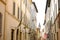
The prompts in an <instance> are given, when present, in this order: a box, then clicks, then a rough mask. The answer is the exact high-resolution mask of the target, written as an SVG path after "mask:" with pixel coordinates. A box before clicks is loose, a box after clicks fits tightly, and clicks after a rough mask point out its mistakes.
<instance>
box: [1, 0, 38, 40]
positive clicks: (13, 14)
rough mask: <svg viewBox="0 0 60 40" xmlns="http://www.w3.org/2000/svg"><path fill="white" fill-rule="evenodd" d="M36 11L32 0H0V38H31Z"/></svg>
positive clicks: (2, 39)
mask: <svg viewBox="0 0 60 40" xmlns="http://www.w3.org/2000/svg"><path fill="white" fill-rule="evenodd" d="M32 7H33V8H32ZM31 10H32V11H33V12H31ZM36 13H37V9H36V5H35V3H34V2H32V0H0V40H31V38H30V34H32V33H30V31H33V30H34V31H35V28H36ZM32 14H34V15H32ZM32 17H33V18H32ZM31 23H33V24H31Z"/></svg>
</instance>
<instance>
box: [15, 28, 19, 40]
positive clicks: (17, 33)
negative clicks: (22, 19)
mask: <svg viewBox="0 0 60 40" xmlns="http://www.w3.org/2000/svg"><path fill="white" fill-rule="evenodd" d="M18 31H19V29H17V32H16V40H18Z"/></svg>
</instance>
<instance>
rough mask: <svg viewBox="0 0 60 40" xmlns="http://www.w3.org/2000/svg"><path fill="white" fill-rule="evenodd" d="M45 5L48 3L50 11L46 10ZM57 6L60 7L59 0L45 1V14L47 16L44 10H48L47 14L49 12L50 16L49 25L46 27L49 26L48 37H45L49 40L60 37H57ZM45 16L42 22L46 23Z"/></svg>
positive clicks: (59, 34) (57, 39)
mask: <svg viewBox="0 0 60 40" xmlns="http://www.w3.org/2000/svg"><path fill="white" fill-rule="evenodd" d="M47 1H48V0H47ZM47 5H50V6H48V7H49V9H50V11H47V10H48V7H47ZM59 8H60V0H50V1H48V2H47V3H46V10H45V16H47V17H48V15H46V12H48V13H47V14H49V16H50V17H49V20H50V23H49V26H47V27H46V28H49V30H48V31H49V32H48V38H47V39H49V40H60V38H59V37H60V32H59V31H60V29H59V24H60V22H59V15H60V13H59ZM47 17H46V18H47ZM46 18H45V21H44V24H46V23H47V22H46V20H47V19H46ZM46 31H47V30H46Z"/></svg>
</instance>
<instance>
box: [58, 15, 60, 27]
mask: <svg viewBox="0 0 60 40" xmlns="http://www.w3.org/2000/svg"><path fill="white" fill-rule="evenodd" d="M58 16H59V17H58V25H59V26H58V27H59V28H60V14H58Z"/></svg>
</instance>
